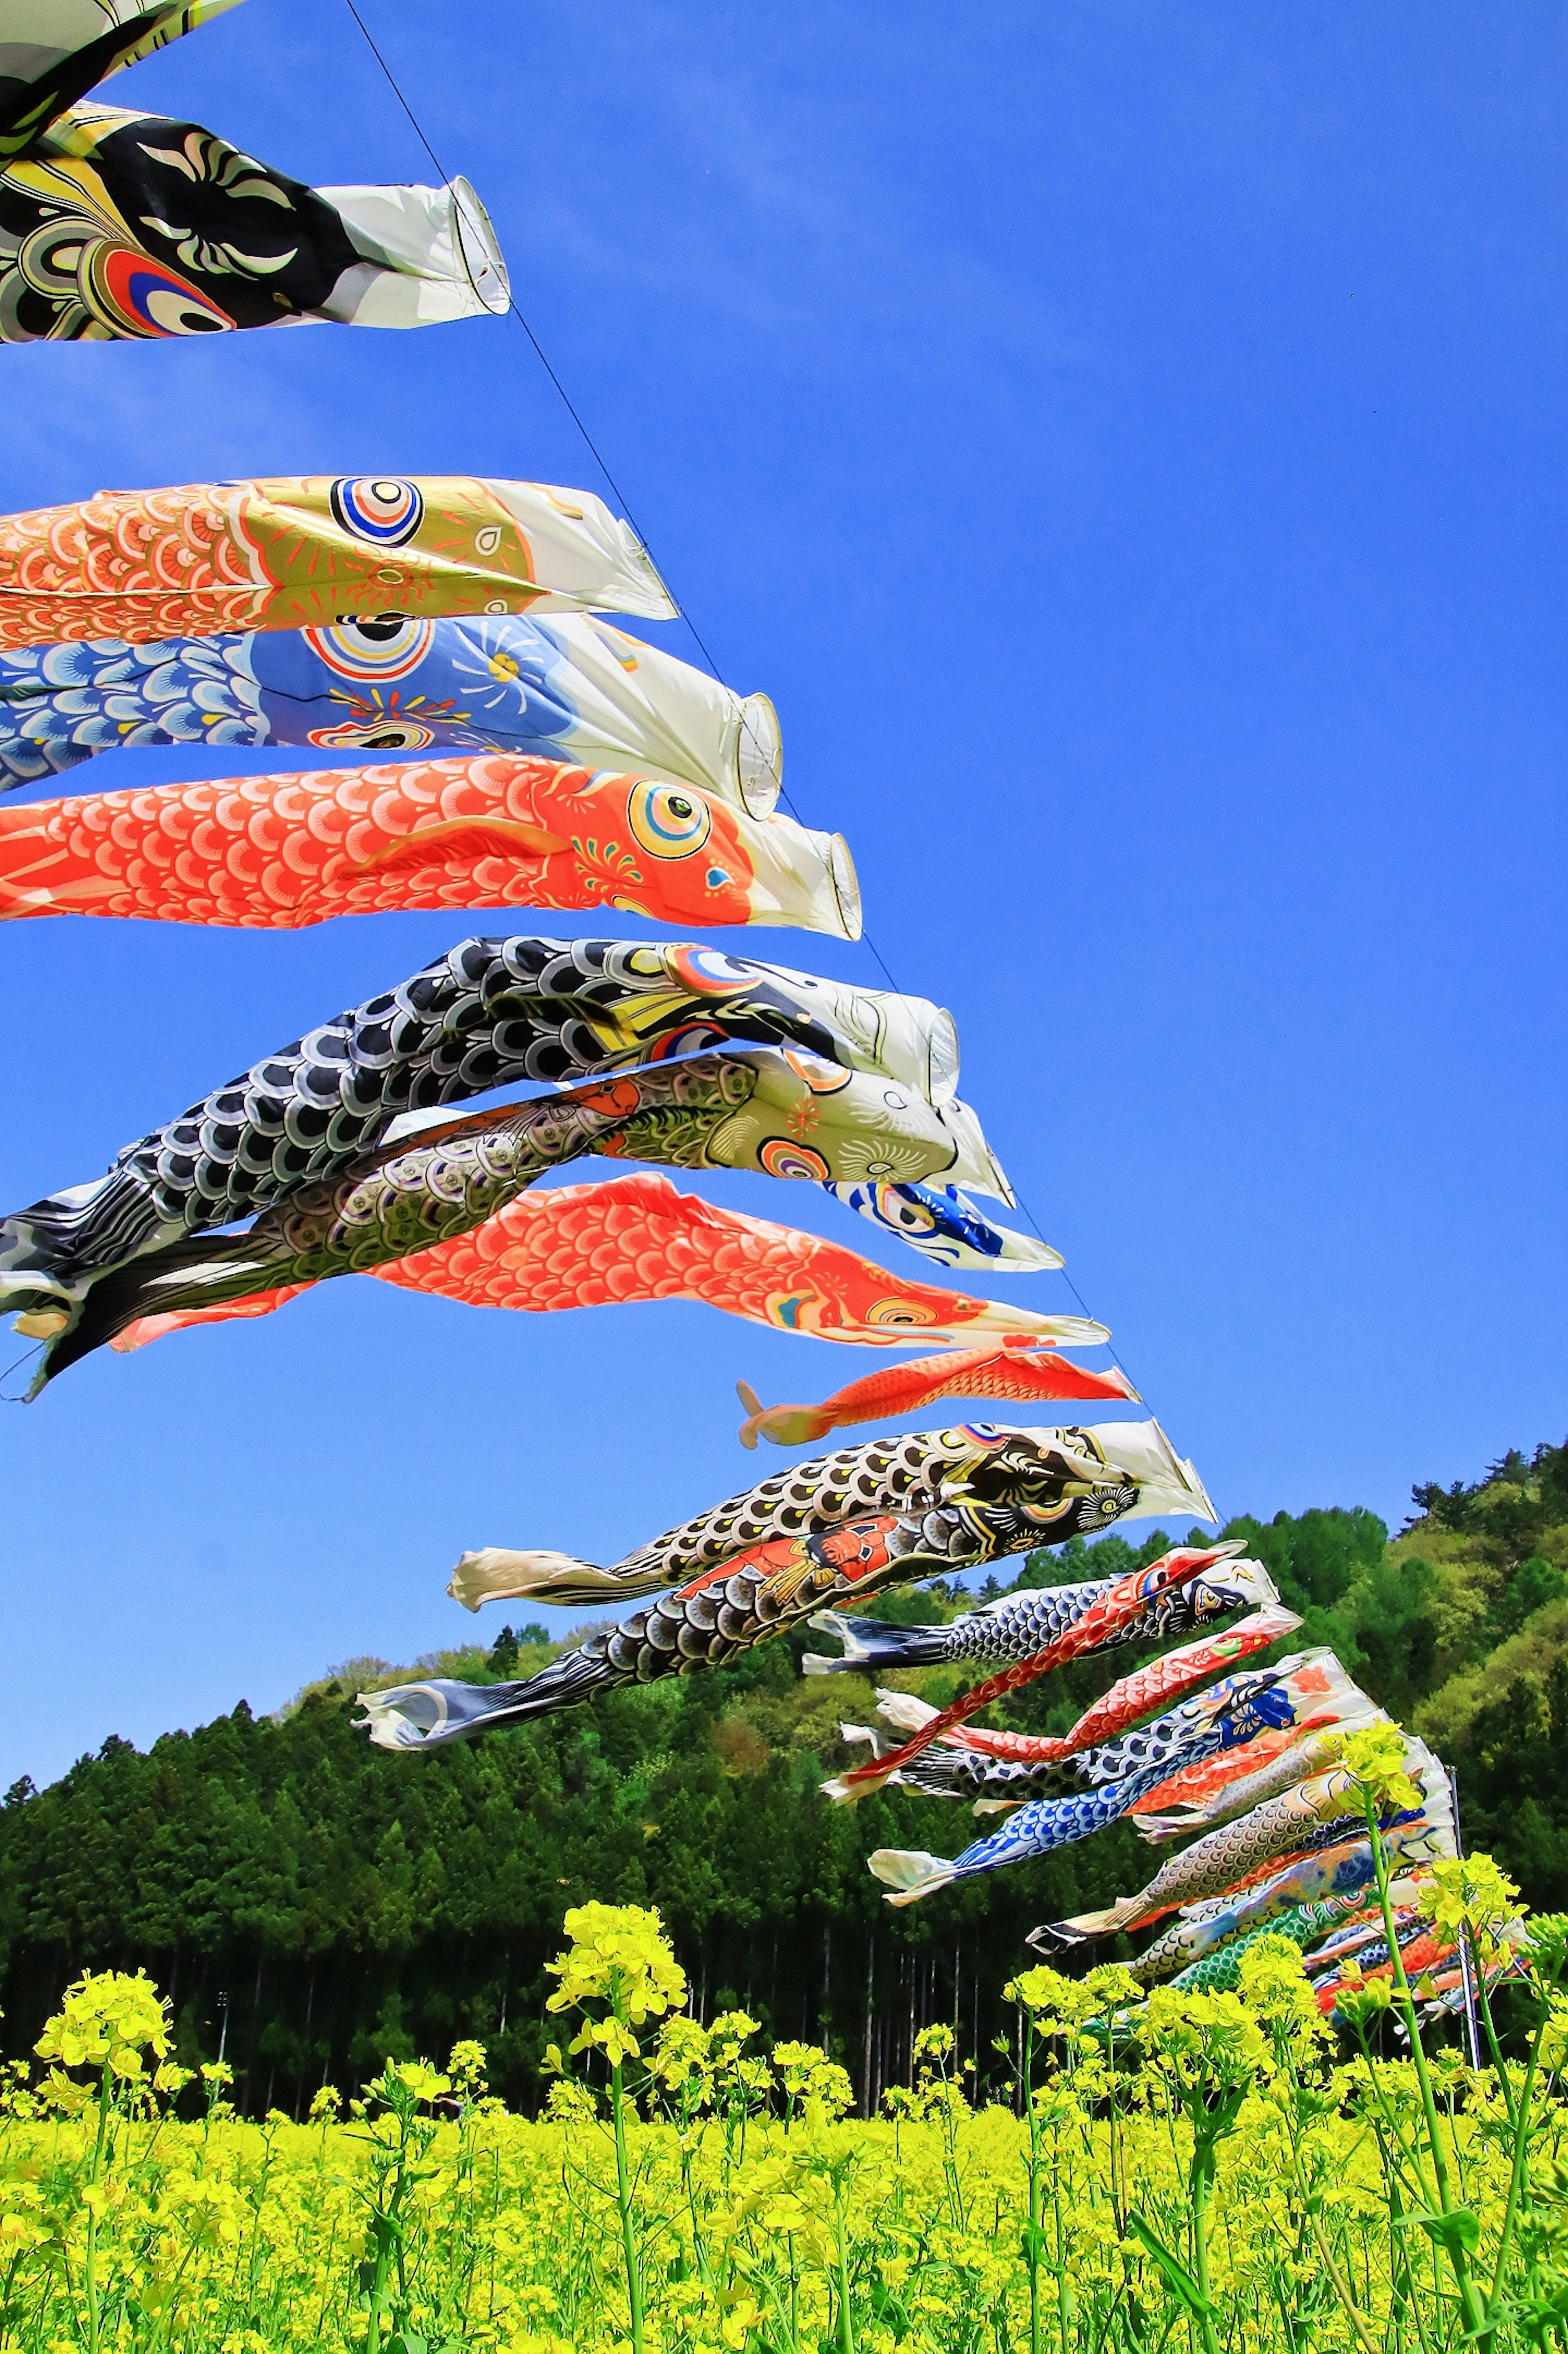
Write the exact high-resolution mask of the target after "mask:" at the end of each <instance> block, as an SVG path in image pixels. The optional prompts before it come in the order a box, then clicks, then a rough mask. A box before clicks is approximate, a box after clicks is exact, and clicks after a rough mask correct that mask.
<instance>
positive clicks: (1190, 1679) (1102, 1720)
mask: <svg viewBox="0 0 1568 2354" xmlns="http://www.w3.org/2000/svg"><path fill="white" fill-rule="evenodd" d="M1300 1624H1301V1621H1300V1619H1299V1618H1298V1617H1297V1616H1296V1614H1295V1612H1294V1611H1291V1610H1287V1609H1286V1608H1285V1607H1284V1606H1283V1604H1281V1603H1268V1604H1266V1606H1265V1607H1264V1608H1263V1609H1261V1610H1258V1611H1255V1613H1254V1615H1253V1616H1252V1617H1250V1618H1244V1619H1243V1620H1242V1622H1241V1624H1240V1626H1239V1627H1229V1628H1226V1629H1225V1630H1224V1633H1223V1634H1218V1635H1203V1636H1201V1637H1200V1638H1199V1639H1198V1640H1197V1641H1196V1642H1195V1643H1183V1645H1182V1646H1181V1649H1180V1650H1178V1651H1167V1652H1166V1654H1165V1656H1164V1658H1163V1659H1150V1662H1149V1663H1148V1665H1147V1666H1146V1667H1141V1668H1136V1669H1134V1670H1133V1672H1132V1674H1131V1675H1129V1676H1122V1677H1120V1678H1118V1681H1117V1682H1115V1683H1114V1684H1112V1686H1111V1688H1110V1690H1109V1691H1107V1693H1105V1694H1104V1696H1103V1697H1102V1698H1101V1699H1099V1700H1097V1701H1096V1702H1094V1703H1093V1705H1092V1706H1091V1707H1089V1708H1086V1710H1085V1712H1084V1713H1083V1715H1082V1716H1081V1717H1079V1719H1078V1721H1077V1723H1076V1724H1075V1725H1074V1727H1073V1728H1072V1731H1071V1732H1070V1733H1063V1734H1038V1733H999V1732H995V1731H993V1730H991V1727H989V1726H986V1725H979V1724H957V1725H952V1726H950V1727H949V1728H948V1731H947V1732H945V1733H943V1734H939V1735H938V1744H939V1746H940V1747H941V1748H942V1749H948V1748H952V1749H957V1750H963V1751H966V1752H969V1753H971V1754H972V1755H975V1756H976V1757H980V1758H985V1759H988V1760H1005V1761H1008V1762H1010V1763H1015V1764H1018V1765H1028V1766H1036V1765H1050V1764H1054V1762H1055V1761H1056V1760H1058V1759H1060V1758H1067V1757H1072V1756H1075V1755H1077V1753H1078V1752H1079V1751H1081V1750H1085V1749H1090V1748H1093V1747H1095V1746H1097V1744H1099V1743H1101V1742H1104V1741H1108V1740H1110V1739H1111V1738H1112V1737H1113V1736H1114V1735H1115V1734H1118V1733H1125V1732H1126V1731H1127V1730H1128V1727H1129V1726H1130V1725H1133V1724H1136V1723H1137V1722H1138V1720H1139V1717H1140V1716H1148V1715H1149V1714H1150V1712H1151V1711H1152V1710H1154V1709H1157V1708H1163V1707H1165V1706H1167V1705H1168V1704H1169V1703H1170V1702H1171V1701H1174V1700H1179V1699H1180V1698H1181V1695H1182V1694H1183V1693H1184V1692H1188V1691H1192V1690H1194V1689H1195V1687H1196V1686H1197V1685H1199V1684H1201V1683H1202V1681H1203V1679H1204V1678H1205V1676H1211V1675H1213V1674H1214V1673H1215V1672H1216V1670H1219V1669H1222V1668H1234V1667H1235V1666H1237V1665H1238V1664H1239V1662H1240V1661H1241V1660H1243V1659H1247V1658H1249V1657H1250V1656H1251V1654H1252V1653H1253V1652H1254V1651H1261V1650H1264V1649H1266V1647H1267V1646H1268V1645H1269V1644H1270V1643H1277V1642H1279V1641H1281V1640H1282V1639H1283V1638H1285V1637H1286V1636H1287V1635H1292V1634H1294V1633H1295V1631H1296V1629H1297V1628H1298V1627H1299V1626H1300ZM876 1697H877V1702H878V1709H877V1713H878V1714H879V1715H880V1716H882V1717H885V1719H886V1721H887V1723H889V1724H891V1725H894V1726H895V1727H896V1728H897V1730H898V1731H900V1732H902V1733H918V1732H919V1731H920V1730H921V1728H922V1726H924V1725H927V1724H929V1723H931V1722H932V1720H933V1718H935V1717H936V1716H937V1715H938V1713H939V1712H938V1710H937V1709H935V1708H933V1707H932V1706H931V1704H930V1702H928V1701H923V1700H917V1699H916V1696H915V1694H914V1693H913V1692H899V1691H885V1690H881V1689H879V1690H878V1691H877V1695H876Z"/></svg>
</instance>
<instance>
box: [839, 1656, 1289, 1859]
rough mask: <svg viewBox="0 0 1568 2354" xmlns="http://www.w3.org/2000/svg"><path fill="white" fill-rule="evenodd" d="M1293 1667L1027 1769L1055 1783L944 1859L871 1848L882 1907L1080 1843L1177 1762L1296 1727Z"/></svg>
mask: <svg viewBox="0 0 1568 2354" xmlns="http://www.w3.org/2000/svg"><path fill="white" fill-rule="evenodd" d="M1301 1665H1302V1662H1301V1661H1299V1660H1287V1661H1285V1662H1283V1663H1282V1666H1281V1668H1280V1669H1278V1670H1268V1669H1262V1670H1254V1671H1253V1672H1251V1673H1249V1674H1246V1675H1239V1676H1227V1677H1225V1678H1224V1680H1223V1681H1221V1682H1219V1683H1217V1684H1212V1685H1210V1687H1209V1689H1208V1690H1207V1691H1202V1692H1198V1693H1195V1694H1193V1695H1192V1696H1191V1697H1189V1698H1188V1699H1186V1700H1183V1701H1181V1702H1179V1703H1178V1705H1177V1706H1176V1707H1175V1708H1174V1709H1172V1710H1171V1711H1169V1712H1167V1713H1166V1714H1165V1715H1163V1716H1161V1717H1160V1718H1159V1719H1158V1720H1157V1721H1156V1722H1155V1723H1153V1724H1150V1725H1144V1726H1140V1727H1139V1729H1138V1730H1137V1731H1136V1732H1132V1733H1126V1734H1122V1735H1121V1736H1120V1738H1119V1739H1118V1740H1116V1741H1112V1742H1107V1743H1106V1744H1103V1745H1102V1746H1100V1747H1098V1748H1096V1749H1090V1750H1087V1751H1085V1752H1084V1753H1083V1754H1082V1755H1080V1756H1078V1757H1077V1758H1076V1759H1074V1760H1072V1761H1070V1762H1067V1761H1064V1762H1063V1763H1061V1764H1058V1765H1054V1766H1047V1767H1036V1768H1035V1769H1034V1771H1035V1773H1036V1774H1037V1775H1040V1774H1044V1775H1048V1776H1053V1777H1054V1786H1053V1787H1049V1788H1048V1790H1047V1792H1046V1794H1045V1795H1044V1796H1043V1797H1037V1798H1034V1799H1033V1800H1032V1801H1031V1802H1030V1803H1029V1804H1028V1805H1026V1806H1022V1807H1021V1808H1019V1809H1018V1811H1017V1812H1016V1813H1015V1814H1014V1815H1012V1817H1011V1819H1009V1820H1008V1821H1007V1822H1006V1823H1004V1824H1003V1825H1002V1826H1001V1829H999V1830H996V1831H993V1832H992V1833H991V1836H990V1837H989V1838H986V1839H981V1840H976V1841H975V1842H974V1843H973V1844H972V1845H971V1846H969V1847H968V1848H966V1849H965V1850H964V1851H963V1853H962V1854H961V1855H959V1856H956V1857H954V1858H953V1859H952V1860H951V1861H949V1860H948V1858H946V1857H944V1856H935V1855H927V1854H926V1853H924V1852H922V1851H919V1850H909V1849H905V1848H878V1849H877V1850H876V1851H875V1852H874V1854H873V1855H872V1856H871V1857H870V1859H869V1861H870V1867H871V1870H872V1872H873V1874H874V1877H875V1878H876V1879H878V1880H880V1881H882V1882H885V1884H886V1886H888V1887H889V1888H891V1889H893V1890H894V1891H895V1893H894V1894H893V1895H892V1896H890V1897H889V1898H888V1899H887V1902H888V1903H893V1904H912V1903H915V1901H916V1898H918V1897H921V1896H925V1895H928V1894H929V1893H931V1891H932V1890H933V1889H937V1888H945V1887H946V1886H948V1883H949V1882H952V1881H954V1880H966V1879H972V1878H974V1877H976V1876H977V1875H978V1874H980V1873H981V1872H995V1871H998V1870H1000V1869H1001V1868H1003V1867H1005V1866H1007V1865H1010V1864H1014V1863H1022V1862H1023V1861H1026V1860H1028V1859H1029V1858H1032V1857H1033V1856H1037V1855H1046V1854H1049V1853H1050V1852H1051V1851H1052V1850H1054V1849H1055V1848H1058V1847H1062V1846H1065V1844H1066V1843H1067V1842H1069V1841H1070V1840H1080V1839H1086V1838H1088V1837H1089V1836H1090V1834H1091V1833H1092V1832H1094V1831H1097V1830H1098V1829H1101V1828H1102V1827H1103V1826H1104V1825H1105V1824H1107V1823H1110V1822H1115V1821H1118V1820H1119V1819H1121V1818H1122V1817H1123V1816H1124V1815H1127V1814H1128V1813H1129V1812H1130V1811H1131V1810H1132V1808H1134V1807H1135V1806H1136V1805H1138V1804H1139V1801H1140V1800H1142V1799H1143V1798H1145V1797H1147V1796H1148V1794H1149V1792H1150V1790H1151V1789H1153V1788H1154V1787H1155V1786H1156V1785H1157V1784H1158V1783H1159V1782H1160V1780H1161V1778H1162V1777H1164V1776H1168V1775H1169V1773H1170V1771H1171V1765H1173V1764H1174V1763H1176V1762H1177V1761H1179V1760H1180V1759H1182V1758H1194V1759H1201V1758H1204V1757H1212V1756H1216V1755H1221V1754H1222V1753H1224V1752H1227V1751H1241V1752H1243V1753H1244V1754H1245V1749H1246V1747H1247V1746H1248V1745H1250V1744H1251V1743H1252V1742H1253V1741H1254V1740H1255V1738H1256V1736H1257V1734H1259V1733H1260V1732H1263V1731H1266V1730H1267V1729H1269V1728H1271V1727H1274V1726H1278V1725H1281V1724H1286V1725H1288V1724H1293V1723H1299V1721H1300V1717H1301V1713H1302V1712H1303V1710H1304V1709H1308V1708H1310V1707H1311V1705H1312V1699H1311V1695H1310V1694H1304V1693H1302V1692H1301V1691H1299V1690H1298V1688H1297V1686H1296V1683H1295V1681H1294V1670H1296V1669H1298V1668H1299V1667H1300V1666H1301ZM1308 1681H1312V1680H1311V1678H1310V1676H1308ZM941 1762H942V1761H941V1760H940V1758H939V1756H938V1759H936V1760H933V1759H932V1757H931V1755H930V1753H929V1752H927V1755H926V1756H925V1757H924V1758H922V1759H921V1760H920V1761H919V1762H918V1764H917V1765H916V1767H915V1769H914V1771H913V1773H906V1774H905V1775H903V1776H901V1777H900V1778H901V1779H902V1780H903V1781H905V1782H906V1783H907V1784H911V1785H912V1786H913V1787H916V1788H922V1789H923V1788H926V1787H929V1786H928V1784H927V1781H926V1779H925V1778H924V1777H925V1776H927V1774H928V1773H929V1772H930V1770H931V1768H932V1766H933V1765H937V1766H938V1767H939V1765H940V1763H941ZM938 1787H939V1785H938Z"/></svg>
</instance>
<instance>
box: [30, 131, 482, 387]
mask: <svg viewBox="0 0 1568 2354" xmlns="http://www.w3.org/2000/svg"><path fill="white" fill-rule="evenodd" d="M0 217H3V219H4V222H5V231H4V237H3V239H0V344H32V343H41V342H47V343H56V344H58V343H114V342H126V341H130V342H138V341H143V340H145V339H148V338H154V339H157V340H163V339H165V338H167V337H169V336H174V335H210V334H223V333H225V332H226V331H228V330H231V329H233V328H237V327H276V326H287V325H291V324H296V323H302V322H323V323H329V322H330V323H336V324H338V325H343V326H352V327H426V326H435V325H438V324H440V323H443V322H445V321H448V320H452V319H475V318H485V317H494V316H497V315H499V314H500V313H503V312H504V311H505V310H506V308H507V305H508V302H509V300H510V295H511V288H510V285H509V283H508V280H507V275H506V264H505V263H504V261H503V260H502V258H501V248H500V246H499V245H498V244H497V242H496V239H495V231H494V230H493V228H492V227H491V224H490V217H489V215H488V214H487V213H486V211H485V209H484V207H483V206H482V204H481V203H480V200H479V198H478V196H476V195H475V194H474V192H473V189H472V188H471V186H470V185H469V183H468V182H467V181H466V180H462V179H459V180H453V181H452V182H450V184H449V185H448V186H445V187H440V188H429V187H408V186H405V187H355V188H312V187H308V186H306V185H305V184H304V182H303V181H302V180H296V179H292V178H291V177H290V176H289V175H288V174H287V173H284V172H279V171H276V170H274V169H273V168H272V166H271V165H270V164H259V163H258V162H257V161H256V160H255V158H254V157H253V156H250V155H248V154H244V152H243V151H242V150H241V149H239V148H237V147H232V146H230V145H229V143H228V141H227V140H226V139H220V138H218V137H217V134H216V133H213V132H211V131H207V130H206V129H204V128H203V126H202V125H201V124H200V123H199V122H184V121H179V122H175V121H172V120H171V119H170V118H169V117H167V116H166V115H162V114H140V113H132V112H126V111H122V110H119V109H117V108H113V107H108V106H100V105H94V104H92V103H90V102H85V103H79V104H77V105H74V106H72V107H70V108H69V110H68V111H66V112H64V113H63V114H59V115H57V116H56V117H55V119H54V120H53V121H52V122H50V123H49V124H48V127H47V128H45V129H43V130H40V131H38V132H37V134H36V135H35V136H34V137H32V138H31V139H30V140H29V141H28V143H27V145H26V151H25V152H24V153H20V154H18V153H16V152H14V151H13V152H12V153H11V154H10V155H9V156H0Z"/></svg>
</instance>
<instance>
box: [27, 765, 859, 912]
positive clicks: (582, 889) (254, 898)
mask: <svg viewBox="0 0 1568 2354" xmlns="http://www.w3.org/2000/svg"><path fill="white" fill-rule="evenodd" d="M676 802H678V803H679V805H680V809H681V811H683V813H686V814H683V818H682V829H683V831H673V830H670V829H666V833H665V839H664V842H663V843H658V836H657V834H656V832H655V831H654V829H653V827H652V823H651V817H650V813H651V812H653V811H658V810H660V809H662V808H663V807H664V806H665V805H666V804H668V805H670V806H673V805H674V804H675V803H676ZM768 822H769V823H770V824H772V825H773V826H774V827H775V828H780V827H782V828H785V829H786V830H788V831H789V832H791V833H792V835H793V834H798V832H799V829H790V828H789V821H787V820H777V819H776V820H770V821H768ZM757 823H758V821H756V820H750V819H747V818H745V817H742V816H740V815H738V814H737V813H736V812H735V811H730V810H728V809H726V806H725V805H724V804H723V803H722V802H721V801H715V800H711V799H710V798H709V797H707V796H706V795H705V794H703V793H701V792H700V791H699V790H698V789H697V788H696V787H695V786H689V787H683V788H677V787H673V786H670V785H667V784H663V783H653V782H650V781H648V780H646V779H640V778H635V777H625V776H614V775H607V774H604V773H602V772H601V773H597V774H596V773H594V772H590V771H589V770H588V769H581V768H572V767H567V766H563V765H562V764H561V763H560V762H557V761H553V760H546V759H538V758H527V757H524V756H523V755H520V754H517V753H511V752H483V753H473V754H469V755H466V756H462V755H459V756H453V757H449V758H444V759H439V760H414V761H397V762H385V763H380V764H377V765H375V766H371V767H368V768H365V769H341V770H333V769H322V770H318V771H314V772H312V773H311V774H309V775H307V776H303V777H302V776H298V775H285V776H272V777H248V778H243V779H235V780H232V781H226V782H223V783H218V784H188V785H179V786H164V787H160V788H157V789H155V790H148V791H144V792H142V791H134V790H132V791H130V792H114V793H89V794H81V795H78V796H73V797H72V798H70V799H69V800H66V801H56V802H34V803H25V804H22V805H19V806H16V807H12V808H8V809H6V810H5V811H0V914H4V915H6V916H10V917H26V916H42V915H50V914H69V913H76V914H88V915H100V916H118V917H142V918H144V919H152V920H157V921H163V922H171V923H187V924H219V925H228V926H238V927H240V928H248V929H262V930H267V929H271V930H279V929H281V930H294V929H298V928H301V927H303V926H308V925H312V924H318V923H322V922H324V921H325V920H326V919H327V918H329V917H334V916H343V915H371V914H376V913H386V912H389V911H396V910H406V909H411V908H426V909H447V908H455V909H467V908H471V907H475V906H484V905H487V904H488V905H490V906H493V907H509V906H523V907H528V906H532V907H558V908H580V907H615V908H620V909H626V910H630V911H632V912H637V913H641V914H644V915H648V916H652V917H657V918H658V919H660V920H661V921H663V922H671V923H694V924H717V925H730V924H745V923H747V922H749V921H752V920H754V909H753V883H754V877H755V868H754V864H753V860H752V857H751V855H750V852H749V849H748V842H747V837H748V835H749V834H750V833H751V832H752V831H753V830H754V828H755V826H756V824H757ZM650 842H654V843H658V846H656V847H655V848H653V849H652V851H650V849H649V848H648V846H647V845H648V843H650ZM807 896H808V894H807V892H806V891H805V890H804V889H803V890H802V892H801V894H800V905H798V906H790V907H782V908H781V907H778V906H777V905H776V904H775V903H773V902H771V901H769V903H768V908H767V910H766V911H765V913H764V920H774V921H782V922H785V923H791V922H796V921H799V920H800V919H801V917H802V914H803V913H805V914H806V916H807V919H808V920H810V917H809V910H807V909H806V907H805V901H806V898H807ZM828 928H830V929H834V928H837V926H836V924H830V925H829V926H828Z"/></svg>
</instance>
